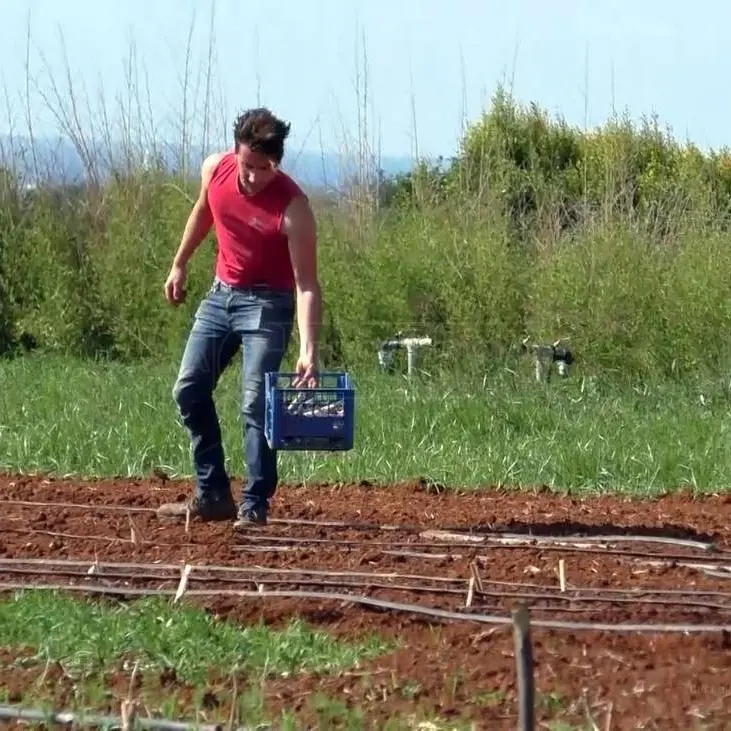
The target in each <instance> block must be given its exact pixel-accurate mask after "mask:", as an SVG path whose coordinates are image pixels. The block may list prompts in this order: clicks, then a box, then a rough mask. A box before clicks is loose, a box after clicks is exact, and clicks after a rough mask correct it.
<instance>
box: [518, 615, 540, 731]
mask: <svg viewBox="0 0 731 731" xmlns="http://www.w3.org/2000/svg"><path fill="white" fill-rule="evenodd" d="M513 635H514V639H515V663H516V669H517V673H518V729H519V731H534V729H535V705H534V694H535V691H534V683H533V646H532V644H531V637H530V613H529V612H528V608H527V607H526V606H525V604H519V605H518V606H517V607H516V608H515V609H514V610H513Z"/></svg>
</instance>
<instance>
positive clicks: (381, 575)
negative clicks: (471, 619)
mask: <svg viewBox="0 0 731 731" xmlns="http://www.w3.org/2000/svg"><path fill="white" fill-rule="evenodd" d="M23 563H26V564H29V565H47V564H52V565H54V566H86V567H89V566H91V565H94V564H96V565H97V566H99V567H101V568H112V569H126V568H133V569H135V568H145V569H147V568H150V569H151V568H159V569H165V570H169V571H175V572H178V571H180V569H181V567H182V566H183V565H184V562H183V561H181V562H180V563H177V564H162V563H161V564H157V563H152V564H146V563H138V562H127V563H109V562H99V561H89V560H86V561H82V560H79V559H56V558H0V567H1V566H5V565H8V566H12V565H14V564H23ZM189 565H191V566H193V568H194V569H195V570H196V572H199V571H200V570H201V569H205V570H206V571H220V572H224V573H237V574H238V573H240V574H246V573H254V574H256V573H262V574H308V575H312V576H331V577H332V576H345V577H366V578H377V579H414V580H423V581H443V582H449V583H454V582H458V583H466V582H467V579H462V578H449V577H446V576H429V575H422V574H398V573H395V572H369V571H326V570H323V569H306V568H273V567H271V566H255V567H249V566H221V565H216V564H189Z"/></svg>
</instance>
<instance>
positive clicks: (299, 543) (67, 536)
mask: <svg viewBox="0 0 731 731" xmlns="http://www.w3.org/2000/svg"><path fill="white" fill-rule="evenodd" d="M3 530H4V531H5V532H6V533H16V534H21V535H42V536H48V537H49V538H61V539H64V540H72V541H87V542H88V541H91V542H94V541H102V542H104V543H125V544H127V543H129V544H133V545H145V546H155V547H160V548H200V547H201V546H202V545H203V544H201V543H165V542H160V541H151V540H147V539H141V538H140V539H138V540H137V541H136V542H135V541H133V540H132V539H131V538H122V537H121V536H104V535H93V536H90V535H81V534H77V533H64V532H61V531H50V530H40V529H37V528H13V527H9V526H5V527H4V528H3ZM246 540H250V541H252V543H254V544H255V545H250V546H249V545H242V544H234V545H233V546H232V550H234V551H248V552H263V551H296V550H304V549H305V548H307V547H311V546H323V547H325V548H328V547H333V548H336V547H345V546H350V547H353V548H369V547H372V548H383V547H389V548H434V549H443V548H472V547H477V546H480V547H482V548H489V546H488V545H486V544H476V543H447V542H439V543H424V542H416V541H414V542H408V541H369V540H362V541H357V540H342V539H337V538H303V537H289V536H253V535H252V536H247V537H246ZM267 541H269V542H271V544H276V545H266V542H267ZM262 544H264V545H262ZM286 544H288V545H286ZM502 548H517V549H532V550H540V551H551V552H560V553H562V554H566V553H585V554H593V555H601V556H621V557H625V558H647V559H659V560H663V561H687V560H692V559H695V558H698V557H697V556H688V555H686V554H682V553H655V552H653V551H628V550H622V549H619V548H615V549H613V548H603V547H601V546H594V547H577V546H574V545H571V544H567V545H566V546H563V547H562V546H556V545H552V546H551V545H548V546H541V547H540V548H538V547H536V546H533V545H531V544H530V543H525V544H524V545H518V544H513V545H510V546H502ZM382 553H386V554H389V555H398V556H411V557H412V558H448V557H453V558H461V557H462V556H461V555H460V554H445V553H425V552H413V551H400V552H394V551H390V550H388V551H382ZM704 561H713V562H715V563H719V562H724V561H731V556H729V555H726V554H720V553H717V554H712V555H709V556H704Z"/></svg>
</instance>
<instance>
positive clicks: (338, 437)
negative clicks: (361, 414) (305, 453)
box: [264, 371, 355, 452]
mask: <svg viewBox="0 0 731 731" xmlns="http://www.w3.org/2000/svg"><path fill="white" fill-rule="evenodd" d="M296 378H297V374H296V373H267V374H266V415H265V422H264V429H265V433H266V438H267V442H268V443H269V446H270V447H271V448H272V449H289V450H323V451H329V452H335V451H345V450H349V449H352V448H353V434H354V423H355V419H354V408H355V391H354V389H353V384H352V383H351V379H350V376H349V375H348V373H344V372H336V371H326V372H323V373H319V374H318V375H317V386H315V387H311V388H308V387H295V386H293V385H292V384H293V383H294V381H295V380H296Z"/></svg>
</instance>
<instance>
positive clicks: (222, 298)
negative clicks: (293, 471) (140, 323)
mask: <svg viewBox="0 0 731 731" xmlns="http://www.w3.org/2000/svg"><path fill="white" fill-rule="evenodd" d="M294 315H295V296H294V292H290V291H272V290H268V289H263V288H261V289H260V288H254V289H246V290H244V289H233V288H231V287H229V286H228V285H226V284H222V283H221V282H219V281H218V280H215V281H214V284H213V286H212V288H211V289H210V291H209V292H208V293H207V295H206V296H205V297H204V299H203V300H202V302H201V303H200V305H199V307H198V310H197V312H196V314H195V320H194V324H193V327H192V328H191V331H190V334H189V336H188V341H187V343H186V346H185V351H184V353H183V357H182V360H181V363H180V370H179V372H178V377H177V380H176V382H175V386H174V387H173V398H174V399H175V402H176V404H177V405H178V409H179V411H180V416H181V419H182V422H183V424H184V425H185V427H186V429H187V430H188V433H189V434H190V438H191V442H192V455H193V466H194V468H195V476H196V497H197V498H198V499H199V500H201V501H203V502H205V501H206V500H209V499H211V498H213V499H218V498H221V497H223V498H226V497H227V496H229V495H230V494H231V485H230V480H229V477H228V474H227V472H226V469H225V465H224V450H223V442H222V439H221V428H220V425H219V421H218V415H217V413H216V407H215V405H214V402H213V392H214V390H215V388H216V385H217V384H218V381H219V379H220V377H221V375H222V373H223V372H224V370H225V369H226V367H227V366H228V365H229V364H230V363H231V361H232V360H233V358H234V356H235V355H236V353H237V352H238V350H239V348H240V347H242V346H243V373H242V384H241V402H240V408H241V413H242V417H243V443H244V454H245V462H246V471H247V479H246V480H245V483H244V487H243V491H242V494H241V507H242V508H243V509H249V508H259V509H261V508H263V509H264V510H266V508H267V507H268V504H269V500H270V498H271V497H272V495H274V492H275V490H276V488H277V482H278V479H279V478H278V473H277V455H276V452H275V451H273V450H272V449H270V448H269V444H268V443H267V441H266V437H265V436H264V397H265V394H264V388H265V383H264V374H265V373H266V372H267V371H277V370H279V368H280V365H281V362H282V359H283V357H284V354H285V352H286V350H287V346H288V344H289V339H290V336H291V334H292V328H293V325H294Z"/></svg>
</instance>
